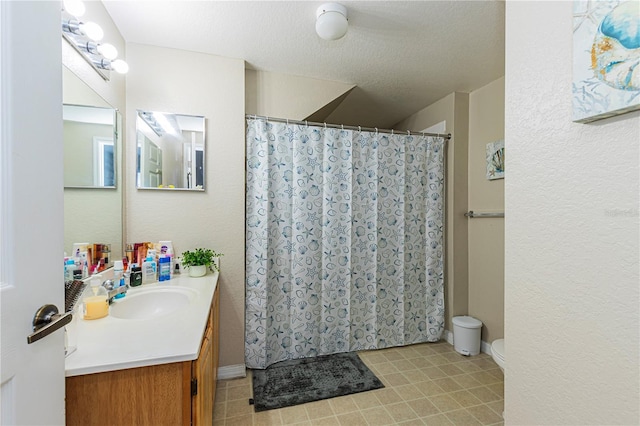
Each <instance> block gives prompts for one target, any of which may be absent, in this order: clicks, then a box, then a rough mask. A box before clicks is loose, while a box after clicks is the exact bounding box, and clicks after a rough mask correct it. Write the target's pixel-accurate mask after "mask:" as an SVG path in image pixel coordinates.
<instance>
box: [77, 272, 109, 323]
mask: <svg viewBox="0 0 640 426" xmlns="http://www.w3.org/2000/svg"><path fill="white" fill-rule="evenodd" d="M90 284H91V288H90V289H89V292H88V295H87V296H85V298H84V299H83V300H82V318H83V319H85V320H94V319H98V318H104V317H106V316H107V315H108V314H109V295H108V294H107V289H105V288H104V287H102V278H101V276H100V275H98V274H96V275H94V276H93V277H92V278H91V281H90Z"/></svg>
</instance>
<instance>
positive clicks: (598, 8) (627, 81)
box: [573, 0, 640, 123]
mask: <svg viewBox="0 0 640 426" xmlns="http://www.w3.org/2000/svg"><path fill="white" fill-rule="evenodd" d="M638 109H640V1H638V0H626V1H620V0H613V1H609V0H599V1H585V0H581V1H578V0H574V2H573V121H576V122H579V123H588V122H590V121H595V120H600V119H603V118H608V117H613V116H615V115H619V114H624V113H626V112H630V111H635V110H638Z"/></svg>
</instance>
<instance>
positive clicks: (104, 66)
mask: <svg viewBox="0 0 640 426" xmlns="http://www.w3.org/2000/svg"><path fill="white" fill-rule="evenodd" d="M62 4H63V9H62V36H63V37H64V39H65V40H67V42H69V44H70V45H71V46H72V47H73V48H75V49H76V50H77V51H78V52H79V53H80V55H82V57H83V58H84V59H85V60H86V61H87V62H88V63H89V64H91V66H92V67H93V68H94V69H95V70H96V71H97V72H98V74H100V76H101V77H102V78H104V79H105V80H107V81H109V79H110V71H115V72H117V73H119V74H126V73H127V72H128V71H129V65H127V63H126V62H125V61H123V60H122V59H116V58H117V57H118V49H116V48H115V46H113V45H112V44H110V43H100V40H102V38H103V37H104V31H103V30H102V28H100V25H98V24H96V23H94V22H82V21H80V20H78V18H79V17H81V16H82V15H84V12H85V6H84V3H83V2H82V1H81V0H64V1H63V3H62Z"/></svg>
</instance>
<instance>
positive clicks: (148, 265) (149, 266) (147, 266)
mask: <svg viewBox="0 0 640 426" xmlns="http://www.w3.org/2000/svg"><path fill="white" fill-rule="evenodd" d="M156 270H157V265H156V261H155V260H153V257H151V256H148V257H147V259H146V260H145V261H144V262H142V284H150V283H153V282H155V281H156Z"/></svg>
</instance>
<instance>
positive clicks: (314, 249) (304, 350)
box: [245, 118, 445, 369]
mask: <svg viewBox="0 0 640 426" xmlns="http://www.w3.org/2000/svg"><path fill="white" fill-rule="evenodd" d="M444 144H445V141H444V138H441V137H428V136H420V135H411V136H409V135H404V134H402V135H397V134H396V135H393V134H383V133H377V132H366V131H355V130H342V129H333V128H326V127H322V126H307V125H297V124H287V123H278V122H271V121H266V120H264V119H260V118H257V119H248V120H247V175H246V178H247V179H246V180H247V182H246V185H247V193H246V218H247V223H246V310H245V315H246V318H245V361H246V364H247V367H249V368H259V369H261V368H266V367H268V366H269V365H271V364H273V363H275V362H278V361H282V360H286V359H294V358H305V357H312V356H318V355H327V354H332V353H337V352H348V351H357V350H363V349H378V348H386V347H390V346H400V345H407V344H412V343H420V342H430V341H437V340H439V339H440V337H441V335H442V332H443V329H444V290H443V280H444V277H443V256H444V254H443V223H444V216H443V215H444Z"/></svg>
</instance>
